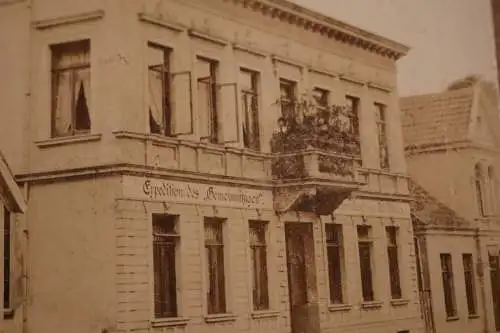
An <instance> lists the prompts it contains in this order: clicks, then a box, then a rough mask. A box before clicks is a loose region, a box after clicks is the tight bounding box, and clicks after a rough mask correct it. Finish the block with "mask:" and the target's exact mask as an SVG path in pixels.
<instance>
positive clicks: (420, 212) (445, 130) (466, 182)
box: [401, 77, 500, 332]
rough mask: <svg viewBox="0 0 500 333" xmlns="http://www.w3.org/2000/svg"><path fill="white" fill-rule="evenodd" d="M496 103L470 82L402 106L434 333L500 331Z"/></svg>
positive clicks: (489, 90)
mask: <svg viewBox="0 0 500 333" xmlns="http://www.w3.org/2000/svg"><path fill="white" fill-rule="evenodd" d="M496 96H497V95H496V92H495V90H494V89H493V87H492V86H491V84H489V83H487V82H483V81H481V80H480V79H478V78H474V77H469V78H467V79H466V80H463V81H457V82H456V83H454V84H452V85H451V86H450V89H448V90H447V91H445V92H441V93H436V94H429V95H421V96H411V97H405V98H403V99H402V101H401V109H402V112H403V132H404V138H405V146H406V147H405V148H406V153H407V161H408V170H409V173H410V175H411V177H412V179H413V180H414V182H415V185H414V186H413V192H414V194H415V195H416V196H417V198H420V199H422V198H427V199H424V200H420V202H419V200H417V203H416V204H415V205H414V207H413V210H412V211H413V215H414V223H415V235H416V238H417V244H418V246H419V247H420V251H419V253H420V257H421V260H420V261H421V268H422V276H421V278H422V281H421V282H422V283H421V286H420V287H421V288H420V291H421V293H422V302H423V307H424V310H425V311H424V315H425V317H426V319H427V320H426V321H427V324H428V325H427V327H428V332H446V331H454V332H495V331H499V330H500V298H499V297H500V289H499V286H500V276H499V274H498V271H499V267H500V266H499V262H498V258H499V255H500V219H499V215H498V214H499V211H498V209H499V207H500V205H499V197H498V186H499V184H498V178H497V172H498V171H497V170H498V168H499V167H500V164H499V163H500V149H499V147H500V137H499V135H498V130H497V129H498V126H499V118H498V117H499V116H498V103H497V99H496ZM429 198H430V199H429Z"/></svg>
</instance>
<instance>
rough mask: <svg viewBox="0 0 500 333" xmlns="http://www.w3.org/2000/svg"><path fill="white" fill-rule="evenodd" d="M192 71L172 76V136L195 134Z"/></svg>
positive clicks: (172, 74)
mask: <svg viewBox="0 0 500 333" xmlns="http://www.w3.org/2000/svg"><path fill="white" fill-rule="evenodd" d="M191 77H192V76H191V72H190V71H183V72H177V73H171V74H170V87H171V89H172V91H171V108H172V135H174V136H176V135H191V134H193V133H194V117H193V102H192V101H193V98H192V97H193V89H192V81H191V80H192V79H191Z"/></svg>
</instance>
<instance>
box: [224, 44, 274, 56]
mask: <svg viewBox="0 0 500 333" xmlns="http://www.w3.org/2000/svg"><path fill="white" fill-rule="evenodd" d="M233 50H235V51H241V52H246V53H249V54H252V55H255V56H258V57H261V58H265V57H267V56H268V55H269V54H268V53H266V52H264V51H260V50H256V49H254V48H252V47H249V46H245V45H242V44H238V43H233Z"/></svg>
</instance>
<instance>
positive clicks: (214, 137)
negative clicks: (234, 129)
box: [195, 55, 221, 144]
mask: <svg viewBox="0 0 500 333" xmlns="http://www.w3.org/2000/svg"><path fill="white" fill-rule="evenodd" d="M196 62H203V63H206V64H208V66H209V75H208V76H204V77H200V76H199V73H195V74H196V84H197V85H196V94H197V100H198V98H199V96H200V93H199V91H200V83H202V84H205V85H207V86H208V90H209V94H208V97H209V105H208V108H207V111H208V114H207V118H208V133H207V136H206V137H202V139H206V140H208V142H210V143H212V144H219V143H220V134H221V133H220V126H219V118H220V115H219V111H220V108H219V106H220V105H219V104H220V101H219V93H218V79H219V67H220V61H219V60H216V59H211V58H207V57H204V56H201V55H197V56H196ZM205 81H208V82H205ZM198 105H199V100H198ZM198 112H200V110H198Z"/></svg>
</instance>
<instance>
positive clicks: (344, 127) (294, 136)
mask: <svg viewBox="0 0 500 333" xmlns="http://www.w3.org/2000/svg"><path fill="white" fill-rule="evenodd" d="M276 103H277V104H279V105H281V110H282V114H283V116H282V117H280V118H279V119H278V128H277V129H276V130H275V131H274V134H273V137H272V140H271V151H272V152H273V153H275V154H276V156H277V157H276V159H275V161H274V163H273V174H274V175H275V176H276V177H277V178H279V179H297V178H303V177H305V176H306V170H305V166H304V161H303V159H302V158H301V156H300V155H299V154H293V153H299V152H304V151H308V150H319V151H323V152H327V153H330V154H331V153H333V154H336V155H344V156H353V157H355V156H359V155H360V148H359V136H358V134H357V129H356V128H355V127H356V124H355V123H354V121H353V120H354V119H355V115H353V114H352V112H353V111H352V109H351V108H350V107H349V106H347V105H329V106H327V107H325V106H322V107H319V106H318V104H317V103H315V102H314V101H312V100H311V99H310V98H308V96H307V95H306V94H304V95H302V96H301V97H300V98H299V99H297V100H293V101H286V103H283V102H282V101H281V100H279V99H278V100H277V101H276ZM320 168H321V169H322V170H323V171H325V172H331V173H335V174H339V175H351V174H352V168H351V165H350V164H349V163H347V161H346V159H342V158H328V156H320Z"/></svg>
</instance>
